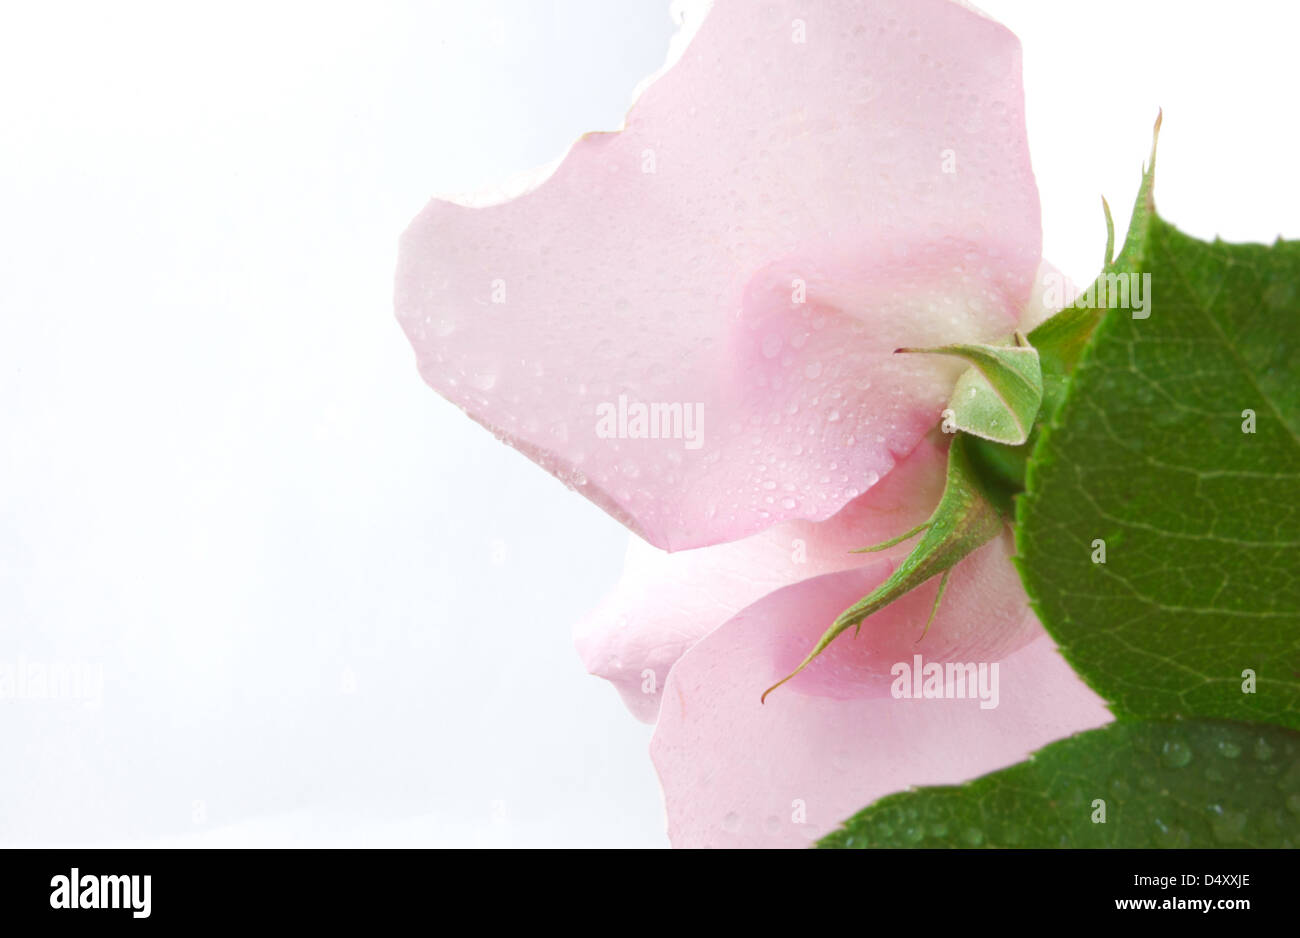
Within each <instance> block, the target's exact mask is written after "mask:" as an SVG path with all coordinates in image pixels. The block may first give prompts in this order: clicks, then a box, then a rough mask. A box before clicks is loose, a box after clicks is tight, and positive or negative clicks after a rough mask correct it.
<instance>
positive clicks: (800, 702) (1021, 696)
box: [651, 545, 1110, 847]
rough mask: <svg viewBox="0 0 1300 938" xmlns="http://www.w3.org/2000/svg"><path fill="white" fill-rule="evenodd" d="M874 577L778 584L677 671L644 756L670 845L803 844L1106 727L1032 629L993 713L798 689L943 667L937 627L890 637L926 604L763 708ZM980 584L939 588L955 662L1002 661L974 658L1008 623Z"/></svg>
mask: <svg viewBox="0 0 1300 938" xmlns="http://www.w3.org/2000/svg"><path fill="white" fill-rule="evenodd" d="M986 549H997V545H989V548H986ZM971 559H974V557H973V556H972V558H971ZM968 562H969V561H968ZM876 578H877V573H876V572H875V571H874V570H872V569H871V568H862V569H858V570H851V571H846V572H841V573H831V574H827V575H825V576H822V577H819V578H817V579H814V580H805V581H803V582H801V583H798V584H796V585H793V586H790V587H787V588H785V589H783V590H780V591H778V592H776V593H773V594H771V595H769V596H768V597H766V598H765V599H763V600H761V601H760V602H758V603H756V604H755V605H753V606H751V607H749V608H748V609H746V610H745V611H744V612H742V613H741V614H740V615H738V616H736V617H735V618H734V619H732V620H731V621H730V622H728V623H727V624H726V625H724V626H723V627H722V628H720V629H718V630H717V631H715V632H714V633H713V634H711V635H709V636H708V637H707V638H705V639H703V640H702V641H700V642H699V643H697V644H696V645H695V646H694V647H693V648H691V649H690V651H688V652H687V653H686V654H685V655H684V656H683V657H682V658H681V660H680V661H678V662H677V664H676V666H675V667H674V668H673V670H672V672H671V673H670V675H669V678H668V682H667V685H666V687H665V689H664V700H663V706H662V708H661V711H660V714H659V722H658V725H657V727H656V729H655V734H654V740H653V742H652V744H651V755H652V756H653V758H654V762H655V766H656V768H657V769H658V771H659V777H660V781H661V783H662V785H663V789H664V796H665V801H666V805H667V811H668V831H669V836H670V838H671V840H672V842H673V844H674V845H675V846H680V847H701V846H715V847H799V846H807V845H808V844H809V843H810V842H811V841H812V840H813V839H815V838H817V837H820V836H822V835H823V834H825V833H827V832H829V831H831V830H833V829H834V828H835V827H836V826H837V825H838V824H839V823H840V822H842V821H844V820H845V819H847V818H848V817H849V816H850V815H852V814H853V813H855V812H856V811H857V810H859V809H860V808H863V807H865V806H866V805H868V804H869V803H871V802H873V801H875V800H876V799H877V798H880V797H882V796H883V795H886V794H889V793H891V792H895V791H900V790H902V789H904V788H906V787H908V786H922V785H940V784H954V783H958V782H962V781H965V780H967V779H970V778H974V777H977V776H979V775H982V774H985V773H987V772H990V771H993V770H995V769H998V768H1001V767H1003V766H1006V765H1010V764H1012V763H1014V762H1018V761H1020V760H1022V759H1023V758H1025V757H1026V756H1027V755H1028V754H1029V753H1031V752H1033V751H1034V750H1036V749H1038V748H1040V747H1042V746H1043V745H1045V744H1047V743H1049V742H1051V741H1053V740H1055V739H1059V738H1061V737H1063V736H1067V735H1070V734H1071V733H1075V732H1079V731H1081V730H1085V729H1090V728H1092V727H1096V726H1100V725H1102V724H1104V723H1106V722H1108V721H1109V720H1110V714H1109V712H1108V711H1107V710H1106V708H1105V706H1104V705H1103V703H1102V701H1101V699H1100V698H1099V697H1097V696H1096V695H1095V694H1094V693H1093V692H1092V691H1091V690H1089V689H1088V688H1087V687H1086V686H1085V685H1084V684H1083V682H1082V681H1081V680H1079V678H1078V677H1077V676H1076V675H1075V674H1074V672H1073V671H1072V670H1071V669H1070V667H1069V666H1068V665H1067V664H1066V662H1065V660H1064V659H1063V658H1061V657H1060V655H1059V654H1058V652H1057V651H1056V648H1055V646H1054V644H1053V643H1052V641H1051V640H1050V639H1049V638H1048V637H1047V636H1046V635H1045V634H1043V633H1042V631H1041V627H1039V626H1038V625H1037V623H1036V622H1035V623H1033V626H1032V628H1033V629H1034V631H1035V633H1036V634H1038V635H1039V636H1040V637H1039V638H1038V639H1036V640H1034V641H1032V642H1031V643H1030V644H1029V645H1028V646H1026V647H1023V648H1021V649H1020V650H1019V651H1017V652H1015V653H1014V654H1012V655H1010V656H1009V657H1007V658H1005V659H1004V660H1001V661H998V703H997V706H996V707H995V708H992V709H982V708H981V706H980V701H979V700H977V699H944V700H936V699H920V700H916V699H911V700H908V699H894V698H892V697H891V696H883V697H882V696H877V697H853V698H849V697H845V698H843V699H837V698H835V697H833V696H812V695H810V694H809V693H807V691H808V690H809V689H810V688H809V685H813V687H812V689H814V690H817V691H819V692H821V693H827V692H831V691H833V690H834V687H835V685H836V684H837V683H842V684H843V685H844V686H845V693H846V694H849V693H857V692H858V691H859V690H860V688H861V684H862V678H861V677H860V676H859V675H857V674H855V669H861V670H862V671H865V672H866V673H868V674H875V673H877V672H878V670H879V669H880V668H881V667H884V668H886V669H887V668H888V664H887V661H888V659H890V658H891V657H892V658H893V660H894V661H896V662H909V663H911V662H912V661H913V655H915V654H920V655H922V656H923V660H924V661H926V662H929V661H931V660H939V659H940V657H941V656H940V655H939V654H938V653H937V651H936V650H933V649H932V648H931V646H930V642H931V639H932V637H933V636H934V634H935V631H936V630H937V629H939V628H940V627H941V623H940V622H939V621H936V623H935V627H934V629H932V630H931V633H930V635H929V636H927V637H926V638H925V639H924V640H923V641H921V642H920V643H919V644H913V645H911V646H910V647H909V646H908V645H907V644H906V643H904V642H902V641H900V640H899V639H900V638H901V637H902V636H904V635H907V634H913V635H914V634H915V633H914V631H913V630H914V628H915V620H916V618H917V617H918V616H919V615H920V614H921V611H922V610H921V609H920V606H923V605H924V603H923V602H921V601H919V600H914V599H913V598H912V597H908V598H905V599H904V600H902V601H901V602H899V603H896V604H895V605H893V606H891V607H889V608H888V609H886V610H884V611H883V612H882V613H879V614H877V616H875V617H873V618H872V619H869V620H868V621H867V623H866V624H864V626H863V629H862V634H861V636H860V637H859V638H857V639H853V638H851V637H849V636H847V635H846V636H841V637H840V638H839V639H838V640H837V641H836V642H835V644H834V645H833V646H832V648H831V650H830V651H831V654H832V655H833V656H834V657H831V658H828V659H826V660H825V661H822V660H819V661H817V662H814V664H813V665H812V666H811V667H810V669H809V672H808V673H806V674H805V675H801V676H800V677H798V678H796V679H795V680H794V681H792V682H791V683H790V684H789V685H787V686H786V687H782V688H780V689H778V690H777V691H776V692H774V693H773V694H772V695H771V696H769V697H768V699H767V703H766V704H760V703H759V696H760V694H761V693H762V691H763V689H764V688H765V687H767V686H768V685H769V684H771V683H772V682H773V681H774V680H776V679H777V678H779V677H780V676H781V675H782V674H783V673H784V670H785V661H786V660H787V657H788V655H789V654H791V653H792V652H793V650H794V646H796V645H799V644H800V643H799V641H798V640H797V638H795V637H793V636H800V635H802V636H803V638H804V639H806V638H807V637H808V636H810V635H812V634H813V633H814V632H816V631H817V630H818V628H819V627H820V624H821V623H822V622H824V621H825V619H826V617H827V616H829V615H833V614H834V613H835V612H837V611H838V610H839V609H841V608H842V607H843V606H844V605H845V603H846V602H849V601H851V600H852V599H853V598H855V597H856V596H858V595H860V594H861V592H862V591H863V590H864V589H866V588H868V587H869V586H870V585H871V584H872V583H874V582H875V580H876ZM983 587H984V584H983V583H981V582H980V580H979V578H978V577H974V578H972V577H969V576H967V577H962V578H960V579H959V577H958V576H957V575H954V577H953V580H952V582H951V583H950V584H949V589H948V594H947V596H946V597H945V599H944V605H943V607H942V608H941V610H940V613H939V616H940V619H943V618H944V617H945V616H946V617H948V618H950V619H951V620H953V621H955V622H957V623H961V624H962V626H963V627H962V629H961V631H963V632H964V633H965V636H966V639H965V641H964V643H963V642H962V641H958V642H957V643H956V644H955V645H954V646H952V647H951V648H949V653H950V655H951V656H952V660H955V661H968V662H971V663H975V664H978V663H979V662H985V663H991V662H992V661H997V658H996V657H994V656H993V655H991V654H985V653H984V651H983V649H982V646H983V644H984V642H985V639H984V637H983V636H984V633H983V632H981V631H979V630H980V629H991V630H995V631H996V630H1003V629H1007V628H1008V627H1009V625H1008V623H1006V622H1003V621H1000V616H1001V615H1002V614H1003V607H1002V605H1001V600H1000V593H1001V590H1000V589H999V590H993V591H990V590H989V589H986V588H983ZM918 592H919V591H918ZM877 642H881V643H883V645H882V647H877ZM883 646H888V648H887V650H886V648H885V647H883ZM819 671H820V672H821V673H820V676H819V675H818V672H819ZM801 691H802V692H801Z"/></svg>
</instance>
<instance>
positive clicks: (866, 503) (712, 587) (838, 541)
mask: <svg viewBox="0 0 1300 938" xmlns="http://www.w3.org/2000/svg"><path fill="white" fill-rule="evenodd" d="M942 443H943V441H941V440H940V439H938V438H937V437H936V435H935V434H931V435H930V436H927V437H925V438H924V439H923V440H922V441H921V443H920V444H919V445H918V446H917V448H916V449H915V450H914V451H913V452H912V453H911V455H909V456H908V457H907V458H906V459H904V460H903V461H902V462H900V463H899V464H898V466H897V467H896V468H895V469H894V470H893V471H892V472H890V473H889V475H887V476H886V477H885V478H884V479H883V480H882V481H881V482H880V484H879V485H877V486H874V487H873V488H872V489H871V491H869V492H867V493H866V494H864V495H861V496H859V497H858V498H856V499H855V500H854V501H853V502H851V503H850V504H849V505H848V506H846V507H845V508H844V510H843V511H841V512H840V513H839V514H837V515H836V516H835V517H833V518H831V519H829V520H827V521H822V522H817V523H814V522H808V521H787V522H785V523H784V524H780V525H777V526H776V527H773V528H769V529H768V530H766V531H764V532H762V533H760V534H755V535H753V536H752V537H748V538H745V539H744V540H741V541H734V542H732V543H729V544H719V545H717V546H716V547H709V548H704V549H700V550H688V551H681V552H679V553H671V554H670V553H665V552H663V551H661V550H658V549H656V548H653V547H650V546H648V545H646V543H645V542H644V541H642V540H640V539H639V538H631V539H630V541H629V544H628V553H627V560H626V563H625V565H624V571H623V578H622V579H621V580H620V582H619V584H618V586H617V587H616V588H615V590H614V591H613V592H612V593H611V594H610V595H609V596H608V597H607V598H606V599H605V600H604V602H602V603H601V605H600V606H599V607H598V608H597V609H596V610H595V611H594V612H592V613H591V615H590V616H588V617H587V619H586V620H585V621H584V622H583V623H581V624H580V625H579V626H578V628H577V630H576V632H577V635H576V641H577V646H578V653H579V655H580V656H581V657H582V662H583V664H584V665H585V666H586V668H587V670H588V671H590V672H591V673H592V674H595V675H598V676H600V677H603V678H605V679H607V680H609V681H610V682H611V683H613V684H614V686H615V687H616V688H618V691H619V693H620V694H622V696H623V700H624V702H625V703H626V704H627V706H628V709H629V710H631V711H632V713H633V714H634V715H635V716H636V717H637V718H638V719H640V720H644V721H645V722H647V723H653V722H654V720H655V716H656V715H657V714H658V712H659V699H660V693H661V691H662V689H663V682H664V680H665V679H666V678H667V677H668V672H669V670H670V669H671V668H672V666H673V664H674V663H676V661H677V659H678V658H680V657H681V656H682V655H683V654H684V653H685V652H686V650H687V649H688V648H690V647H691V646H692V645H694V644H695V643H696V642H697V641H699V640H700V639H701V638H703V637H704V636H705V635H707V634H709V632H712V631H713V630H714V629H716V628H717V627H718V626H720V625H722V624H723V623H724V622H726V621H727V620H728V619H730V618H731V617H732V616H734V615H735V614H736V613H737V612H739V611H740V610H741V609H743V608H744V607H746V606H748V605H750V604H751V603H753V602H756V601H758V600H759V599H761V598H763V597H764V596H766V595H767V594H768V593H770V592H772V591H773V590H776V589H779V588H781V587H783V586H787V585H789V584H790V583H794V582H797V581H799V580H803V579H807V578H808V577H812V576H818V575H819V574H823V573H830V572H832V571H835V570H844V569H849V568H852V567H858V566H862V565H863V564H864V563H871V562H878V561H879V560H880V558H882V557H885V558H895V559H896V558H898V557H901V556H905V555H906V552H907V551H908V550H910V549H911V544H910V542H909V543H908V544H906V545H900V546H899V547H895V548H893V549H891V550H890V551H889V552H887V553H885V552H882V553H881V554H855V553H851V551H853V550H854V549H855V548H858V547H866V546H868V545H870V544H873V543H879V542H880V541H884V540H888V539H889V538H891V537H894V536H895V535H898V534H902V533H903V532H904V531H907V530H910V529H911V528H913V527H915V526H916V525H917V524H919V523H920V522H922V521H924V520H925V519H926V518H928V517H929V516H930V513H931V512H932V511H933V510H934V506H935V504H936V503H937V502H938V500H939V496H940V494H941V493H942V491H943V479H944V469H945V466H946V463H947V450H946V447H945V446H943V445H942ZM1008 573H1011V575H1013V576H1014V573H1013V572H1011V571H1008Z"/></svg>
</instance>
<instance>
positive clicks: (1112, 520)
mask: <svg viewBox="0 0 1300 938" xmlns="http://www.w3.org/2000/svg"><path fill="white" fill-rule="evenodd" d="M1136 239H1140V244H1138V245H1137V248H1136V249H1134V250H1131V251H1130V250H1129V249H1128V248H1126V254H1129V256H1130V257H1131V258H1134V259H1135V260H1134V264H1135V266H1134V267H1132V268H1130V269H1131V270H1133V271H1134V272H1140V273H1149V274H1150V275H1151V281H1150V290H1151V297H1150V304H1149V317H1148V318H1134V317H1133V315H1132V312H1131V310H1132V308H1133V305H1134V304H1132V303H1130V304H1129V306H1128V307H1120V308H1116V309H1112V310H1110V311H1108V312H1107V314H1106V315H1105V317H1104V318H1103V319H1102V322H1101V324H1100V326H1098V328H1097V331H1096V333H1095V335H1094V336H1093V338H1092V342H1091V344H1090V345H1089V347H1088V349H1087V351H1086V352H1085V353H1084V355H1083V356H1082V358H1081V360H1080V361H1079V363H1078V365H1077V367H1076V369H1075V372H1074V375H1073V377H1072V381H1071V384H1070V387H1069V390H1068V392H1067V393H1066V395H1065V400H1064V401H1063V403H1062V404H1061V406H1060V408H1059V409H1058V410H1057V411H1056V413H1055V416H1054V418H1053V421H1052V423H1051V425H1050V426H1049V427H1048V428H1047V429H1046V431H1045V432H1043V433H1042V435H1041V437H1040V440H1039V442H1038V443H1037V446H1036V448H1035V450H1034V452H1033V457H1032V459H1031V461H1030V465H1029V471H1028V475H1027V492H1026V495H1025V496H1024V497H1023V498H1021V499H1020V500H1019V504H1018V513H1017V522H1018V523H1017V538H1016V539H1017V547H1018V552H1019V554H1020V559H1019V563H1020V568H1021V572H1022V574H1023V576H1024V579H1025V585H1026V588H1027V589H1028V591H1029V594H1030V597H1031V600H1032V601H1033V603H1034V607H1035V609H1036V611H1037V612H1038V615H1039V618H1040V619H1041V620H1042V621H1043V624H1044V625H1045V626H1046V627H1047V629H1048V631H1049V632H1051V634H1052V635H1053V637H1054V638H1055V639H1056V641H1057V642H1058V643H1059V644H1060V645H1061V648H1062V651H1063V652H1064V653H1065V655H1066V658H1067V659H1068V660H1069V661H1070V663H1071V664H1072V665H1073V666H1074V667H1075V669H1076V670H1078V671H1079V673H1080V674H1081V675H1082V676H1083V677H1084V679H1085V680H1087V681H1088V683H1089V684H1091V685H1092V686H1093V687H1094V688H1095V689H1096V690H1097V691H1098V692H1099V693H1100V694H1102V695H1103V696H1104V697H1106V698H1107V700H1108V701H1110V702H1111V704H1112V709H1113V710H1114V711H1115V712H1116V714H1117V715H1120V716H1136V717H1168V716H1175V715H1186V716H1202V717H1218V718H1227V719H1240V720H1251V721H1258V722H1270V723H1278V724H1282V725H1285V726H1289V727H1292V728H1297V727H1300V243H1296V242H1289V243H1282V242H1279V243H1278V244H1276V245H1273V246H1271V247H1269V246H1263V245H1227V244H1222V243H1215V244H1206V243H1204V242H1200V241H1197V240H1195V239H1193V238H1189V237H1187V236H1186V235H1183V234H1182V233H1180V232H1178V231H1177V230H1176V229H1174V228H1173V227H1172V226H1170V225H1169V224H1167V223H1166V222H1164V221H1162V220H1161V219H1159V218H1158V217H1156V216H1154V215H1152V216H1150V217H1149V218H1144V219H1142V224H1141V227H1140V230H1138V231H1137V232H1136V233H1131V234H1130V238H1129V245H1135V244H1136V243H1137V240H1136ZM1247 411H1250V412H1251V413H1252V414H1253V429H1254V432H1253V433H1249V432H1244V428H1247V427H1249V426H1250V421H1251V419H1252V417H1251V415H1250V414H1247V413H1246V412H1247ZM1101 542H1104V550H1105V563H1098V562H1095V559H1096V558H1097V556H1098V550H1097V547H1098V545H1099V543H1101ZM1252 674H1253V675H1254V676H1255V681H1256V683H1255V684H1254V686H1253V690H1254V692H1253V693H1247V692H1243V688H1245V689H1247V690H1249V689H1251V685H1250V683H1249V680H1248V679H1249V677H1250V675H1252Z"/></svg>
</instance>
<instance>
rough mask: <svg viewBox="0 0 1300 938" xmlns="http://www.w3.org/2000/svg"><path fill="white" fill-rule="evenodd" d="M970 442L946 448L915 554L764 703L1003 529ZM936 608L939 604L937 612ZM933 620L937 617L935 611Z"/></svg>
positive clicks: (962, 439) (956, 441)
mask: <svg viewBox="0 0 1300 938" xmlns="http://www.w3.org/2000/svg"><path fill="white" fill-rule="evenodd" d="M971 439H972V438H971V437H968V436H966V435H965V434H959V435H957V436H956V437H954V438H953V441H952V445H951V446H949V448H948V474H947V480H946V484H945V486H944V490H943V496H942V497H941V498H940V499H939V504H938V506H937V507H936V508H935V509H934V513H933V514H932V515H931V516H930V520H929V521H927V522H926V523H925V524H924V525H922V526H920V527H918V528H914V529H912V531H910V532H908V534H909V535H911V534H916V533H919V532H920V531H922V530H924V534H922V536H921V539H920V540H919V541H917V543H916V546H915V547H913V548H912V552H911V553H910V554H908V555H907V558H906V559H905V560H904V561H903V562H902V563H901V564H899V567H898V569H897V570H895V571H894V573H893V575H892V576H890V577H889V579H887V580H886V581H885V582H884V583H882V584H880V586H878V587H876V589H875V590H873V591H872V592H871V593H870V594H869V595H868V596H866V597H865V598H863V599H862V600H861V601H859V602H857V603H855V604H854V605H853V606H851V607H849V608H848V609H846V610H845V611H844V612H842V613H841V614H840V616H839V618H838V619H836V620H835V622H834V623H833V624H832V625H831V627H830V628H828V629H827V630H826V631H825V632H824V633H823V634H822V637H821V638H820V639H818V640H817V644H816V645H814V646H813V649H812V651H810V652H809V653H808V657H806V658H804V660H803V661H802V662H801V663H800V664H799V667H797V668H795V669H794V671H792V672H791V673H790V674H789V675H787V676H786V677H784V678H782V679H781V680H780V681H778V682H777V683H776V684H773V685H772V686H771V687H769V688H768V689H767V690H766V691H764V692H763V698H762V699H764V700H766V699H767V695H768V694H770V693H772V691H774V690H776V689H777V688H778V687H780V686H781V685H782V684H784V683H785V682H786V681H788V680H790V678H792V677H794V676H795V675H796V674H798V673H799V672H800V671H802V670H803V669H804V668H806V667H807V666H808V665H809V664H810V663H811V662H812V661H813V659H814V658H816V657H817V656H818V655H820V654H821V653H822V652H823V651H825V649H826V647H827V646H828V645H830V643H831V642H833V641H834V640H835V639H836V638H837V637H838V636H839V635H840V633H841V632H843V631H844V630H845V629H848V628H853V627H857V628H859V629H860V628H861V627H862V621H863V620H864V619H866V618H867V617H868V616H870V615H871V614H872V613H873V612H877V611H879V610H881V609H883V608H885V607H886V606H888V605H889V604H890V603H892V602H893V601H894V600H896V599H898V598H899V597H900V596H902V595H904V594H905V593H909V592H911V591H912V590H914V589H916V588H917V587H918V586H920V585H921V584H923V583H925V582H926V581H927V580H929V579H931V578H932V577H935V576H938V575H939V574H941V573H947V571H949V570H951V569H952V568H953V567H954V566H955V565H956V564H957V563H958V562H959V561H961V560H962V558H964V557H966V556H967V555H968V554H970V553H971V552H972V551H974V550H976V549H977V548H979V547H982V546H983V545H985V544H987V543H988V542H989V541H991V540H993V538H995V537H997V536H998V534H1000V533H1001V532H1002V530H1003V529H1004V527H1005V520H1004V519H1003V516H1002V513H1001V512H1000V511H999V510H998V508H997V506H996V505H995V504H994V503H993V501H992V500H991V499H990V498H989V496H988V495H987V494H986V492H985V491H984V488H983V485H982V484H981V482H980V480H979V477H978V476H977V475H976V473H975V469H974V466H973V465H972V463H971V459H970V454H969V452H968V450H967V446H968V445H969V441H970V440H971ZM907 536H908V535H903V536H902V537H901V538H894V539H893V540H892V541H890V542H887V543H891V544H892V543H897V542H898V541H899V540H905V539H906V537H907ZM877 546H878V547H879V546H880V545H877ZM868 549H870V548H868ZM941 595H942V594H941ZM937 605H938V601H937V599H936V608H937ZM930 618H931V619H933V618H934V613H933V612H931V615H930ZM928 628H929V622H927V623H926V629H928ZM922 634H924V633H922Z"/></svg>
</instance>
